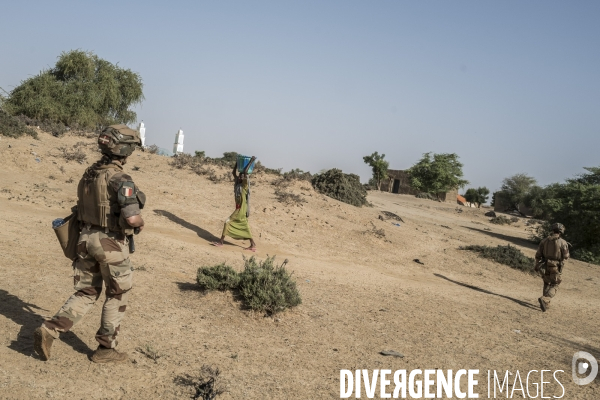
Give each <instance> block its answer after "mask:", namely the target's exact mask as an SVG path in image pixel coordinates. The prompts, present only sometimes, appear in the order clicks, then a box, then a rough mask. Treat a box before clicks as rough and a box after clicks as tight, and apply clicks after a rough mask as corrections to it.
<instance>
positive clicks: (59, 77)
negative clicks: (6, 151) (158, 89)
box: [4, 50, 144, 129]
mask: <svg viewBox="0 0 600 400" xmlns="http://www.w3.org/2000/svg"><path fill="white" fill-rule="evenodd" d="M142 88H143V84H142V78H141V77H140V75H139V74H137V73H135V72H132V71H131V70H129V69H123V68H121V67H119V66H117V65H115V64H112V63H110V62H108V61H106V60H103V59H101V58H100V57H98V56H97V55H95V54H94V53H92V52H88V51H82V50H71V51H68V52H63V53H62V54H61V55H60V56H59V57H58V61H57V62H56V65H55V67H54V68H51V69H48V70H44V71H42V72H40V73H39V74H38V75H36V76H33V77H31V78H29V79H26V80H25V81H23V82H21V84H20V85H19V86H17V87H16V88H15V89H13V90H12V91H11V92H10V94H9V96H8V97H7V99H6V101H5V102H4V107H5V110H7V111H8V112H9V113H11V114H12V115H19V114H23V115H26V116H28V117H30V118H35V119H38V120H42V121H44V120H48V121H53V122H61V123H63V124H65V125H68V126H79V127H82V128H91V129H94V128H97V127H102V126H107V125H111V124H115V123H123V124H129V123H132V122H135V121H136V119H137V116H136V113H135V112H134V111H132V110H131V109H130V108H131V107H132V106H134V105H136V104H139V103H141V101H142V100H143V99H144V95H143V92H142Z"/></svg>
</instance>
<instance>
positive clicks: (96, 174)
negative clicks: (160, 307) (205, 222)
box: [34, 125, 145, 363]
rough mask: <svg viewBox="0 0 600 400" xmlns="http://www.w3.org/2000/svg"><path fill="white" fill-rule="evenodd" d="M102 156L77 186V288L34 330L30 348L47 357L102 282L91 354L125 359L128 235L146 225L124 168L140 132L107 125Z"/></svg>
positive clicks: (129, 273) (85, 309)
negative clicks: (120, 343)
mask: <svg viewBox="0 0 600 400" xmlns="http://www.w3.org/2000/svg"><path fill="white" fill-rule="evenodd" d="M98 145H99V147H100V150H101V151H102V158H101V159H100V160H99V161H98V162H96V163H95V164H93V165H91V166H90V167H88V168H87V169H86V171H85V173H84V174H83V177H82V178H81V180H80V181H79V185H78V187H77V197H78V200H77V217H78V218H77V219H78V220H79V223H80V226H81V228H82V230H81V234H80V236H79V241H78V245H77V258H76V259H75V261H74V262H73V267H74V284H75V290H76V292H75V293H74V294H73V295H72V296H71V297H70V298H69V299H68V300H67V301H66V303H65V304H64V305H63V306H62V307H61V308H60V310H59V311H58V312H57V313H56V315H54V317H52V319H51V320H48V321H45V322H44V323H43V324H42V326H41V327H39V328H37V329H36V330H35V332H34V340H35V342H34V348H35V351H36V353H37V354H38V355H39V356H40V357H41V358H42V359H43V360H44V361H45V360H48V359H49V358H50V349H51V347H52V342H53V341H54V339H58V336H59V332H67V331H69V330H70V329H71V328H72V327H73V325H75V324H77V323H78V322H79V321H81V319H82V318H83V316H84V315H85V314H86V313H87V312H88V311H89V310H90V308H91V307H92V305H94V303H95V302H96V300H98V298H99V297H100V294H101V293H102V283H103V282H104V284H105V286H106V301H105V302H104V306H103V308H102V318H101V322H100V329H98V332H96V340H97V341H98V343H99V346H98V348H97V349H96V351H94V353H93V354H92V356H91V360H92V361H94V362H97V363H108V362H123V361H126V360H127V359H128V356H127V354H126V353H121V352H118V351H117V350H115V347H116V346H117V340H116V338H117V334H118V333H119V328H120V324H121V320H122V319H123V316H124V315H125V310H126V308H127V299H128V297H129V291H130V290H131V287H132V272H133V267H132V265H131V262H130V261H129V247H128V244H129V243H128V238H127V236H128V235H131V234H133V233H134V231H135V232H136V233H137V232H139V231H141V230H142V229H143V228H144V220H143V219H142V216H141V213H140V208H141V207H143V204H144V202H145V196H144V194H143V193H142V192H141V191H139V190H138V188H137V186H136V185H135V184H134V183H133V181H132V179H131V177H130V176H129V175H127V174H125V173H124V172H123V165H124V164H125V163H126V161H127V157H128V156H130V155H131V153H133V151H134V150H135V147H136V145H141V141H140V138H139V134H138V133H137V132H136V131H134V130H132V129H130V128H128V127H127V126H125V125H113V126H110V127H108V128H106V129H105V130H104V131H102V133H100V135H99V137H98Z"/></svg>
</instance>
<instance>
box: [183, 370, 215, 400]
mask: <svg viewBox="0 0 600 400" xmlns="http://www.w3.org/2000/svg"><path fill="white" fill-rule="evenodd" d="M220 375H221V371H220V370H219V368H216V367H212V366H210V365H203V366H202V368H201V369H200V374H199V376H191V375H189V374H185V375H183V376H178V377H176V378H175V379H174V381H175V383H176V384H178V385H181V386H190V387H192V388H193V389H194V390H195V393H194V395H193V396H192V399H194V400H214V399H216V398H217V396H219V395H221V394H223V393H225V389H224V385H223V383H222V382H221V378H220Z"/></svg>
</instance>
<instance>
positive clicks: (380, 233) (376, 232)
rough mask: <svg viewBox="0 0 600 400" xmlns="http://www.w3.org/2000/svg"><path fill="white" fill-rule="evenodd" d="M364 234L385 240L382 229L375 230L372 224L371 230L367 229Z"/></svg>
mask: <svg viewBox="0 0 600 400" xmlns="http://www.w3.org/2000/svg"><path fill="white" fill-rule="evenodd" d="M364 233H365V234H370V235H373V236H375V237H376V238H378V239H385V230H384V229H383V228H379V229H378V228H377V227H376V226H375V224H374V223H372V222H371V229H367V230H366V231H365V232H364Z"/></svg>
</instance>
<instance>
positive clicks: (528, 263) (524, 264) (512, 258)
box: [459, 245, 535, 274]
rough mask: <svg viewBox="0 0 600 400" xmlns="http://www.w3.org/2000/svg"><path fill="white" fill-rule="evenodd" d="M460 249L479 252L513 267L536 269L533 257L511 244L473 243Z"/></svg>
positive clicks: (531, 270)
mask: <svg viewBox="0 0 600 400" xmlns="http://www.w3.org/2000/svg"><path fill="white" fill-rule="evenodd" d="M459 249H460V250H469V251H474V252H476V253H478V254H479V256H480V257H483V258H487V259H489V260H493V261H496V262H497V263H500V264H504V265H508V266H509V267H511V268H515V269H518V270H521V271H525V272H529V273H531V274H535V271H534V270H533V267H534V265H533V262H534V260H533V258H531V257H527V256H526V255H525V254H523V252H521V250H519V249H517V248H516V247H514V246H511V245H506V246H501V245H499V246H497V247H492V246H479V245H471V246H461V247H459Z"/></svg>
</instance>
